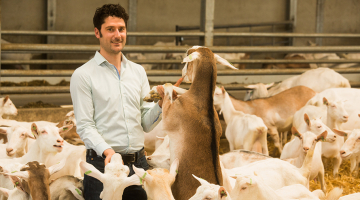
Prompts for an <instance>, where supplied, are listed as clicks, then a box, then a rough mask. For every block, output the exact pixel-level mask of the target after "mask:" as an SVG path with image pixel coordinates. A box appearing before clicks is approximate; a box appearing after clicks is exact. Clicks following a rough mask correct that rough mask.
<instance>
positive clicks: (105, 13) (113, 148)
mask: <svg viewBox="0 0 360 200" xmlns="http://www.w3.org/2000/svg"><path fill="white" fill-rule="evenodd" d="M128 18H129V16H128V14H127V13H126V11H125V9H124V8H123V7H121V6H120V5H119V4H116V5H115V4H106V5H103V6H102V7H101V8H98V9H97V10H96V12H95V15H94V19H93V23H94V27H95V28H94V30H95V36H96V37H97V38H98V39H99V41H100V51H98V52H96V53H95V56H94V58H92V59H91V60H90V61H88V62H87V63H85V64H84V65H82V66H81V67H79V68H77V69H76V70H75V72H74V73H73V75H72V77H71V82H70V92H71V98H72V102H73V105H74V112H75V117H76V121H77V132H78V134H79V135H80V137H81V139H82V140H83V141H84V143H85V146H86V148H87V152H86V162H88V163H90V164H92V165H94V166H95V167H96V168H97V169H99V170H100V171H101V172H104V167H105V165H106V164H108V163H109V162H110V159H111V156H112V155H113V154H115V153H120V154H121V155H122V158H123V162H124V164H125V165H128V166H129V169H130V175H132V174H134V172H133V169H132V165H135V166H136V167H141V168H143V169H145V170H147V169H148V168H149V166H148V164H147V162H146V158H145V155H144V132H143V131H145V132H149V131H150V130H151V129H152V128H153V126H154V123H155V122H156V121H157V120H158V119H159V115H160V114H161V105H162V101H159V102H158V103H157V104H149V103H146V102H143V100H142V99H143V98H144V97H145V95H146V94H148V93H149V91H150V87H149V83H148V79H147V76H146V73H145V70H144V68H143V67H142V66H140V65H138V64H135V63H133V62H131V61H129V60H127V59H126V58H125V56H124V55H123V54H122V52H121V51H122V49H123V48H124V46H125V43H126V33H127V31H126V25H127V20H128ZM159 89H162V91H163V88H160V87H159ZM161 93H162V92H161ZM162 94H163V93H162ZM102 190H103V185H102V183H101V182H100V181H98V180H97V179H95V178H92V177H90V176H87V175H84V197H85V199H86V200H95V199H100V197H99V196H100V193H101V191H102ZM123 199H124V200H128V199H136V200H142V199H144V200H145V199H147V196H146V193H145V191H144V190H143V189H142V187H141V186H129V187H127V188H126V189H125V191H124V194H123Z"/></svg>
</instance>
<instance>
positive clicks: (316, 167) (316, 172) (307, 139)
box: [292, 127, 327, 193]
mask: <svg viewBox="0 0 360 200" xmlns="http://www.w3.org/2000/svg"><path fill="white" fill-rule="evenodd" d="M292 132H293V134H294V135H295V136H296V137H298V138H299V139H300V141H301V146H302V151H300V155H299V157H297V158H296V159H295V161H294V165H295V166H296V167H301V166H302V165H303V163H304V161H305V157H306V154H307V152H308V151H309V149H310V148H311V146H312V145H313V143H316V145H315V149H314V153H313V154H314V155H313V159H312V164H311V171H310V177H309V179H310V180H313V179H315V178H316V177H318V179H319V181H320V185H321V190H322V191H323V192H324V193H325V192H326V183H325V179H324V177H325V169H324V164H323V163H322V161H321V143H317V142H318V141H319V140H324V141H325V138H326V136H327V131H324V132H323V133H321V134H320V135H315V134H314V133H312V132H310V131H306V132H305V133H300V132H299V131H298V130H296V128H295V127H293V130H292Z"/></svg>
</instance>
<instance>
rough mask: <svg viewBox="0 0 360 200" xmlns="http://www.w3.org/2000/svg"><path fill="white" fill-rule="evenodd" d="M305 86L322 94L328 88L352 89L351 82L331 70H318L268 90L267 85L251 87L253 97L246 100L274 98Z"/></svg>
mask: <svg viewBox="0 0 360 200" xmlns="http://www.w3.org/2000/svg"><path fill="white" fill-rule="evenodd" d="M299 85H303V86H306V87H309V88H311V89H313V90H314V91H315V92H318V93H319V92H322V91H324V90H326V89H328V88H350V87H351V86H350V83H349V81H348V80H347V79H346V78H345V77H343V76H342V75H340V74H339V73H337V72H335V71H334V70H332V69H329V68H317V69H311V70H308V71H306V72H304V73H303V74H301V75H297V76H293V77H290V78H288V79H285V80H284V81H282V82H281V83H279V84H277V85H276V86H274V87H272V88H271V89H269V90H267V88H266V87H264V86H265V85H261V84H255V85H251V86H250V87H249V88H252V89H253V92H252V97H251V98H248V99H245V101H247V100H249V99H258V98H265V97H271V96H274V95H276V94H278V93H280V92H282V91H285V90H287V89H289V88H292V87H295V86H299Z"/></svg>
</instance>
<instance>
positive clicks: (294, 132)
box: [291, 126, 302, 139]
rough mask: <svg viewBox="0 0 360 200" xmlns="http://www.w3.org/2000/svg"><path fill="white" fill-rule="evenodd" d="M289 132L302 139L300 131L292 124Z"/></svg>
mask: <svg viewBox="0 0 360 200" xmlns="http://www.w3.org/2000/svg"><path fill="white" fill-rule="evenodd" d="M291 133H292V134H293V135H295V136H296V137H298V138H299V139H302V135H301V133H299V131H298V130H297V129H296V128H295V126H293V127H292V128H291Z"/></svg>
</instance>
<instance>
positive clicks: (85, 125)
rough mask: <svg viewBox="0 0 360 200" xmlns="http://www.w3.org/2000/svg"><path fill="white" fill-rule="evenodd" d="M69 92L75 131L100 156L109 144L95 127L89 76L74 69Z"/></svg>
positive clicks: (108, 147)
mask: <svg viewBox="0 0 360 200" xmlns="http://www.w3.org/2000/svg"><path fill="white" fill-rule="evenodd" d="M70 93H71V99H72V102H73V106H74V113H75V118H76V122H77V126H76V131H77V133H78V134H79V136H80V138H81V140H82V141H84V143H85V146H86V147H87V148H90V149H93V150H95V151H96V153H97V154H98V155H99V156H101V155H102V153H103V152H104V151H105V150H106V149H110V148H111V147H110V145H109V144H107V143H106V142H105V140H104V139H103V137H102V136H101V135H100V134H99V132H98V131H97V129H96V126H95V121H94V103H93V98H92V91H91V81H90V77H89V76H88V75H87V74H85V73H81V72H79V71H78V70H75V72H74V73H73V75H72V76H71V80H70Z"/></svg>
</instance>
